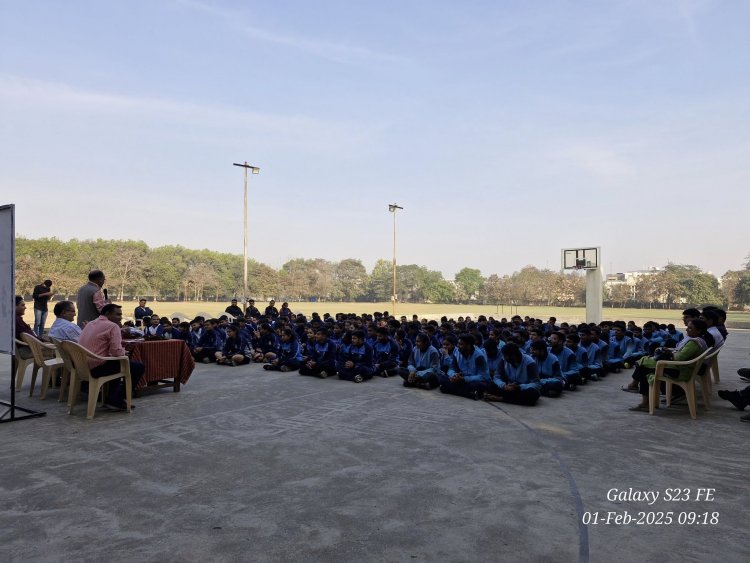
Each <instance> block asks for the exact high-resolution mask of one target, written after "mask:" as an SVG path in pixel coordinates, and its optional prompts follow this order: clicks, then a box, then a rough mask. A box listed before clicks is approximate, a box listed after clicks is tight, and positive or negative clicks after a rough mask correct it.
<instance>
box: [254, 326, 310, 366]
mask: <svg viewBox="0 0 750 563" xmlns="http://www.w3.org/2000/svg"><path fill="white" fill-rule="evenodd" d="M301 365H302V348H301V347H300V344H299V340H298V339H297V335H296V334H295V333H294V330H293V329H292V328H290V327H286V328H284V330H282V331H281V342H280V343H279V348H278V352H277V354H276V357H275V358H274V359H272V360H271V361H270V363H268V364H266V365H264V366H263V369H265V370H268V371H284V372H286V371H294V370H297V369H299V367H300V366H301Z"/></svg>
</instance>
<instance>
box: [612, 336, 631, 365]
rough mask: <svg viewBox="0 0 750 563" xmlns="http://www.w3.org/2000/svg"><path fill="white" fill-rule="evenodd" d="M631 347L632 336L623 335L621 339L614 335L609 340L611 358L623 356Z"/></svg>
mask: <svg viewBox="0 0 750 563" xmlns="http://www.w3.org/2000/svg"><path fill="white" fill-rule="evenodd" d="M629 347H630V337H629V336H623V337H622V339H621V340H617V338H615V337H614V335H613V336H612V338H611V339H610V341H609V359H610V360H614V359H616V358H623V357H624V356H625V354H626V353H627V351H628V348H629Z"/></svg>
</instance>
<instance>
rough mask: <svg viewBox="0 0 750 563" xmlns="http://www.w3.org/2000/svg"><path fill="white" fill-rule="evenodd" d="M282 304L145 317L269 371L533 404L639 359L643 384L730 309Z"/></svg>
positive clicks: (712, 340) (215, 356) (705, 339)
mask: <svg viewBox="0 0 750 563" xmlns="http://www.w3.org/2000/svg"><path fill="white" fill-rule="evenodd" d="M274 305H275V304H274V303H273V302H272V303H271V304H270V305H269V306H268V307H266V309H265V313H264V314H259V311H258V309H256V308H255V307H254V304H253V308H252V309H250V308H248V312H250V315H251V316H247V317H246V316H243V315H237V316H235V317H233V318H232V319H231V321H230V318H229V317H227V316H226V315H223V316H221V317H219V318H218V319H204V318H202V317H196V318H195V319H193V320H192V321H191V322H190V323H188V322H180V320H179V319H172V320H171V321H170V320H169V319H168V318H166V317H161V318H159V317H157V316H154V317H151V318H150V319H149V318H148V317H144V318H143V323H144V330H145V332H146V335H151V336H152V337H161V338H179V339H182V340H184V341H185V343H186V344H187V346H188V347H189V348H190V350H191V352H192V354H193V356H194V358H195V359H196V361H199V362H203V363H213V362H215V363H217V364H219V365H227V366H238V365H243V364H249V363H252V362H254V363H262V364H264V365H263V368H264V369H266V370H269V371H281V372H293V371H299V374H300V375H306V376H315V377H320V378H326V377H330V376H334V375H338V377H339V379H342V380H347V381H353V382H355V383H361V382H364V381H366V380H368V379H371V378H372V377H373V376H376V375H378V376H381V377H389V376H396V375H398V376H400V377H401V378H402V379H403V384H404V386H406V387H415V388H422V389H435V388H438V387H439V388H440V390H441V391H442V392H444V393H449V394H453V395H458V396H462V397H468V398H472V399H475V400H477V399H481V398H484V399H486V400H489V401H503V402H508V403H516V404H521V405H533V404H535V403H536V402H537V401H538V400H539V398H540V397H541V396H546V397H559V396H560V395H561V394H562V393H564V392H565V391H574V390H575V389H576V388H577V387H578V386H580V385H583V384H585V383H587V382H588V381H597V380H599V379H600V378H602V377H605V376H606V375H607V374H608V373H611V372H619V371H620V370H622V369H627V368H631V367H636V370H635V372H634V375H633V383H632V384H631V385H629V386H627V387H625V388H624V389H625V390H631V391H634V392H638V391H639V390H640V392H641V393H642V394H643V392H644V389H647V388H648V381H649V377H650V374H652V373H653V366H654V365H655V360H654V357H653V355H654V353H655V352H656V351H657V350H660V349H663V348H667V347H669V348H674V349H676V352H675V353H676V355H677V356H676V357H683V356H685V357H686V358H687V357H688V356H689V355H690V354H692V353H693V352H695V351H696V350H701V351H702V350H705V347H706V346H717V345H720V344H717V342H720V343H723V341H724V338H726V329H725V328H724V319H725V318H726V315H725V314H724V312H723V311H721V310H719V309H716V308H711V307H707V308H705V309H704V310H703V311H702V312H701V311H698V310H695V309H687V310H686V311H684V314H683V320H684V323H685V325H686V326H687V327H688V329H687V333H688V334H687V336H686V335H685V334H683V332H682V331H680V330H677V329H676V327H675V326H674V325H671V324H670V325H665V324H659V323H656V322H653V321H649V322H646V323H645V324H644V325H643V327H639V326H637V325H636V324H635V323H634V322H633V321H630V322H628V323H625V322H623V321H615V322H609V321H604V322H602V323H599V324H598V325H596V324H580V325H575V324H573V325H569V324H568V323H560V324H559V325H558V324H557V319H555V318H554V317H551V318H550V319H549V320H548V321H547V322H544V321H542V320H540V319H533V318H529V317H526V318H525V319H522V318H521V317H520V316H515V317H513V318H511V319H510V320H507V319H505V318H503V319H500V320H496V319H493V318H492V317H489V318H487V317H485V316H483V315H480V316H479V317H478V318H477V319H476V320H474V319H472V318H470V317H458V320H453V319H448V318H446V317H443V318H442V319H441V320H440V321H439V322H438V321H435V320H430V321H428V320H426V319H422V320H420V319H419V318H418V317H417V316H416V315H414V316H413V317H412V320H411V321H409V320H408V319H407V318H406V317H404V316H402V317H400V318H396V317H393V316H390V315H389V314H388V313H387V312H383V313H375V314H373V315H354V314H343V313H338V314H336V315H335V316H330V315H329V314H325V315H323V317H321V316H319V315H318V314H317V313H313V314H312V316H311V317H310V318H307V317H305V316H304V315H301V314H297V315H295V314H294V313H292V312H291V310H290V309H289V306H288V304H287V303H284V304H283V305H282V308H281V310H280V311H279V310H277V309H276V307H275V306H274ZM714 334H715V335H718V337H717V336H713V335H714ZM696 339H700V341H701V343H702V344H700V345H699V344H698V340H696ZM689 342H693V344H689V345H688V343H689ZM704 345H705V346H704ZM646 397H647V396H646ZM646 400H647V399H646ZM642 408H643V407H642V406H641V408H639V409H635V410H642Z"/></svg>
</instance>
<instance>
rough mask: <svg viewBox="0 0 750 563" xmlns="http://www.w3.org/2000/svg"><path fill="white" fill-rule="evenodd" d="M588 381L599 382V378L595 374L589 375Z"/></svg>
mask: <svg viewBox="0 0 750 563" xmlns="http://www.w3.org/2000/svg"><path fill="white" fill-rule="evenodd" d="M589 381H599V376H598V375H597V374H595V373H592V374H591V375H589Z"/></svg>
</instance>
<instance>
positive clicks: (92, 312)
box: [76, 270, 107, 328]
mask: <svg viewBox="0 0 750 563" xmlns="http://www.w3.org/2000/svg"><path fill="white" fill-rule="evenodd" d="M105 281H106V277H105V276H104V272H102V271H101V270H92V271H91V272H90V273H89V282H88V283H87V284H86V285H83V286H81V288H80V289H79V290H78V299H77V302H76V304H77V305H78V326H80V327H81V328H83V327H84V326H85V324H86V323H87V322H89V321H93V320H94V319H97V318H99V314H100V312H101V310H102V307H104V305H105V304H106V303H107V295H106V293H105V292H106V291H107V290H106V289H105V290H102V286H103V285H104V282H105Z"/></svg>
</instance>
